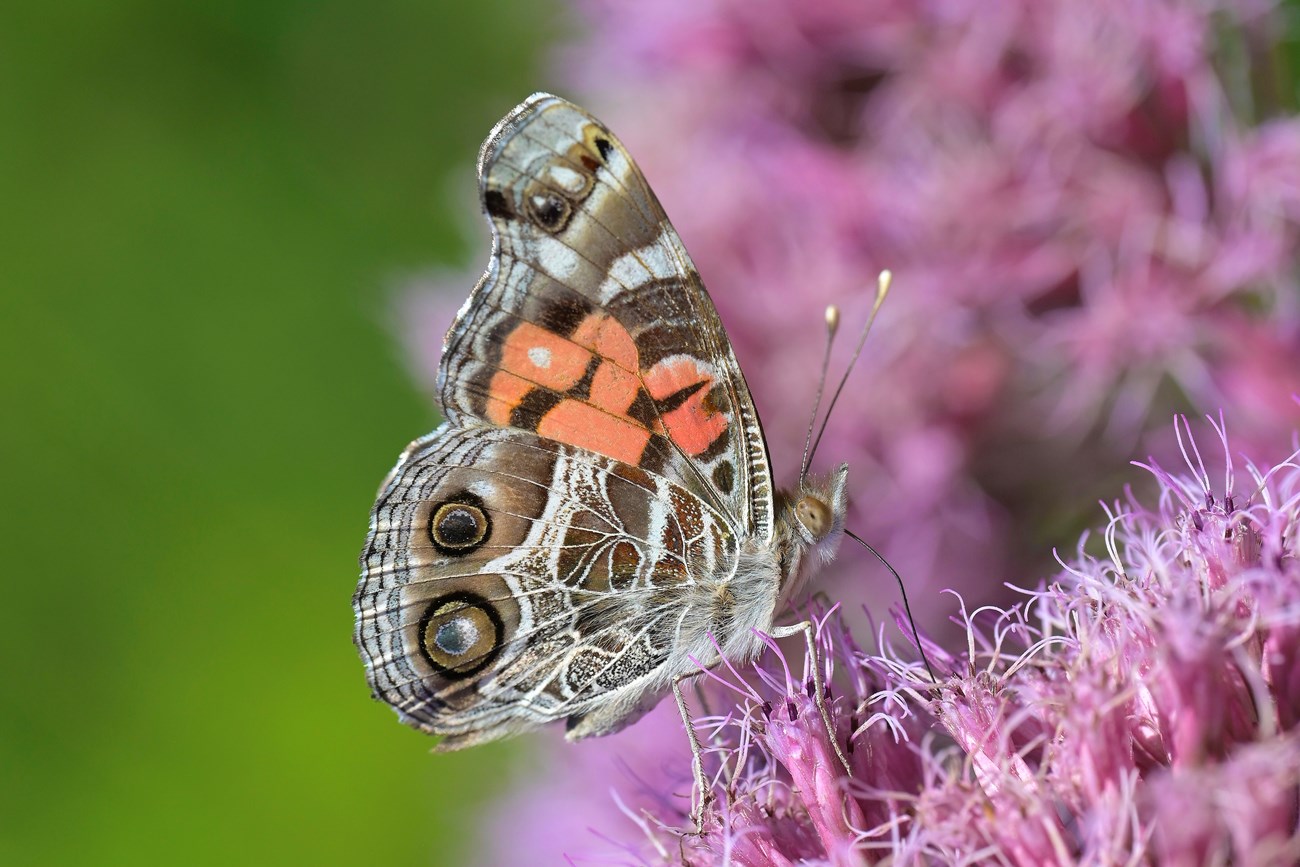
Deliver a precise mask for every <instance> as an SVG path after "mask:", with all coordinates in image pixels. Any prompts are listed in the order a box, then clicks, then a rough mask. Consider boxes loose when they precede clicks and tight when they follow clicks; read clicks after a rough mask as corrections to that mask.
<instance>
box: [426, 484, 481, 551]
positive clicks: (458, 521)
mask: <svg viewBox="0 0 1300 867" xmlns="http://www.w3.org/2000/svg"><path fill="white" fill-rule="evenodd" d="M490 529H491V523H490V522H489V521H488V517H487V513H486V512H484V511H483V501H482V500H480V499H479V498H478V497H475V496H474V495H473V494H470V493H468V492H465V493H461V494H459V495H457V496H456V497H455V498H454V499H452V500H449V501H448V502H445V503H443V504H442V505H441V506H439V507H438V508H437V509H435V510H434V512H433V516H432V517H431V518H429V539H430V541H432V542H433V546H434V547H435V548H437V549H438V550H439V551H440V552H442V553H443V554H450V555H452V556H464V555H465V554H469V553H471V552H473V551H475V550H477V549H478V547H479V546H480V545H482V544H483V542H484V541H486V540H487V537H488V532H489V531H490Z"/></svg>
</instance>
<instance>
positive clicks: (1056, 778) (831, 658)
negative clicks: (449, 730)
mask: <svg viewBox="0 0 1300 867" xmlns="http://www.w3.org/2000/svg"><path fill="white" fill-rule="evenodd" d="M1182 443H1183V445H1184V446H1185V447H1186V454H1187V462H1186V465H1187V470H1185V471H1183V472H1181V473H1171V472H1169V471H1166V470H1165V469H1163V468H1162V467H1161V466H1159V465H1158V464H1155V463H1152V464H1150V465H1147V466H1148V469H1149V470H1150V472H1151V474H1152V476H1153V477H1154V479H1155V481H1156V483H1157V492H1156V495H1155V498H1154V499H1155V505H1153V506H1150V507H1148V506H1145V505H1143V504H1141V503H1139V502H1138V501H1137V500H1135V499H1134V498H1133V496H1132V495H1131V494H1130V495H1128V496H1126V497H1125V498H1124V499H1123V500H1121V501H1119V502H1116V503H1114V504H1113V505H1111V506H1110V507H1109V508H1108V510H1107V511H1108V513H1109V520H1108V521H1107V523H1106V524H1105V526H1104V527H1103V528H1102V532H1101V534H1100V538H1098V539H1095V540H1094V539H1093V538H1091V537H1090V536H1089V535H1088V534H1084V535H1083V537H1081V538H1080V540H1079V543H1078V548H1077V551H1076V553H1075V554H1074V556H1073V557H1071V558H1070V559H1069V560H1062V561H1061V565H1060V569H1059V571H1058V572H1057V573H1056V574H1055V575H1054V576H1052V578H1051V579H1050V580H1048V581H1047V582H1045V583H1043V584H1040V585H1038V586H1037V587H1034V588H1021V589H1019V590H1018V592H1019V594H1020V595H1021V598H1022V600H1023V601H1021V602H1020V603H1018V604H1015V605H1012V606H1010V607H1008V608H1005V609H1000V608H994V607H985V608H981V609H978V610H974V611H968V609H967V608H966V607H965V605H964V603H960V601H959V602H958V607H959V610H960V612H961V617H960V620H961V623H962V626H963V629H964V633H965V645H966V647H965V649H964V650H963V651H961V652H955V653H953V652H945V651H944V650H942V649H940V648H939V647H938V646H937V645H935V644H933V643H929V642H927V650H928V652H929V654H930V655H931V657H932V658H933V659H934V661H935V662H936V663H937V664H938V668H939V669H940V672H941V673H940V680H939V684H938V686H937V687H935V686H931V685H930V682H929V680H928V678H927V677H926V676H925V672H924V670H923V669H922V668H921V667H920V666H919V665H918V664H917V663H916V662H915V661H913V660H912V656H913V655H912V654H907V655H906V658H904V656H902V655H900V654H898V653H896V652H895V651H894V650H893V649H892V648H891V647H890V646H889V644H888V643H884V644H883V649H882V651H881V652H880V653H876V654H871V653H866V652H864V651H863V650H861V649H860V648H859V647H858V646H857V644H855V642H854V640H853V638H852V637H851V635H850V634H849V633H848V632H847V631H846V630H845V628H844V625H843V622H842V620H840V619H839V618H838V617H836V616H834V614H831V615H829V616H828V615H823V616H822V617H821V618H819V624H820V628H819V642H820V657H821V659H822V660H823V661H824V662H825V664H826V666H827V672H828V674H830V675H831V677H830V680H829V682H830V683H831V684H832V689H831V694H830V698H829V710H830V713H831V718H832V720H833V726H834V730H835V736H836V738H837V739H838V740H839V742H840V743H841V745H842V747H843V748H844V749H845V752H846V755H847V756H848V759H849V764H850V766H851V768H852V774H848V773H845V770H844V768H843V767H842V765H841V764H840V761H839V759H838V758H837V757H836V755H835V752H834V751H833V750H832V749H831V747H830V744H829V741H828V739H827V730H826V727H825V725H824V724H823V722H822V719H821V717H820V715H819V713H818V710H817V707H816V705H815V703H814V701H813V699H812V698H811V697H810V696H811V692H810V683H811V680H810V676H809V674H808V672H807V671H806V669H803V668H801V667H800V666H801V665H802V664H796V663H795V662H792V661H789V660H787V659H786V658H785V657H784V656H783V655H782V653H781V651H780V649H779V648H777V646H776V645H775V644H773V645H772V652H771V653H770V654H769V655H768V656H767V657H766V658H765V659H764V660H762V661H761V662H760V664H759V665H758V666H757V667H756V668H755V669H754V670H752V671H749V672H737V671H735V670H729V669H728V668H723V669H722V670H721V671H720V672H711V673H710V674H709V675H708V678H709V679H710V680H711V681H713V686H714V687H715V688H714V689H713V690H712V692H711V703H715V706H719V707H720V710H719V711H717V712H715V713H714V715H712V716H706V717H701V718H700V719H698V720H697V721H696V725H697V728H698V730H699V731H700V733H701V737H702V740H703V742H704V744H705V745H706V752H707V758H706V769H707V771H708V772H709V774H710V775H711V777H712V779H713V781H714V782H713V795H714V798H713V800H712V801H711V803H710V804H709V805H708V806H707V808H706V809H705V812H704V820H703V823H702V831H701V832H699V833H696V832H695V829H694V828H693V827H692V826H691V824H690V822H689V820H688V815H687V811H688V807H689V801H688V798H687V795H686V792H687V791H689V788H690V773H691V772H690V760H689V756H688V755H687V754H686V751H685V750H684V748H683V747H684V744H685V741H686V738H685V735H684V733H683V732H681V731H680V729H678V730H677V731H676V734H677V735H678V740H677V743H675V744H669V743H663V742H659V741H657V740H652V741H644V740H640V739H639V737H638V732H640V734H641V736H644V735H646V734H653V736H654V737H655V738H658V737H659V736H660V729H661V726H650V727H646V728H645V729H643V728H642V727H641V726H637V727H634V728H633V729H632V730H630V731H628V732H626V733H624V734H621V735H617V736H615V737H613V738H610V739H607V740H608V741H610V742H618V743H621V744H622V745H623V746H622V747H621V748H620V747H609V746H606V747H602V749H604V750H606V751H607V752H608V753H610V754H622V752H623V751H624V750H628V749H629V748H630V749H631V750H632V753H633V754H632V757H631V758H630V759H627V760H625V761H624V762H623V763H622V764H623V765H624V769H625V770H624V773H622V774H614V775H609V776H607V783H606V785H607V786H611V787H613V788H614V789H615V790H616V794H615V795H613V796H610V795H607V794H606V793H605V792H603V791H589V792H575V791H565V790H556V789H555V788H554V787H553V786H552V784H551V783H550V782H549V781H548V782H545V783H542V784H540V785H539V786H538V787H536V788H535V789H533V790H532V791H531V793H529V792H523V793H521V794H520V795H519V796H518V800H516V801H515V802H513V803H512V805H511V806H508V807H506V810H507V811H508V812H509V818H505V817H504V816H503V823H508V824H509V825H510V826H511V827H512V828H514V829H516V830H518V829H519V828H520V827H524V828H527V829H528V830H529V831H530V832H534V833H536V834H537V836H533V837H530V838H529V839H530V840H531V842H530V844H529V846H530V850H529V851H538V850H537V849H536V847H538V846H553V847H554V848H553V849H548V851H554V852H560V851H564V852H565V853H566V854H567V856H568V857H569V859H570V861H571V863H602V864H660V863H662V864H678V863H683V861H684V862H685V863H689V864H695V865H705V864H732V865H746V867H749V865H752V867H760V865H769V864H778V865H780V864H810V865H844V864H860V863H867V862H868V861H869V860H878V859H893V860H892V861H891V863H919V864H958V863H975V862H980V863H984V862H987V863H996V864H1009V865H1025V867H1036V865H1042V864H1098V865H1100V864H1114V863H1131V864H1188V865H1200V864H1225V863H1234V864H1256V865H1268V864H1278V865H1281V864H1291V863H1295V862H1296V860H1297V859H1300V830H1297V822H1296V810H1297V804H1300V678H1298V677H1297V674H1296V672H1297V665H1298V664H1300V463H1297V462H1296V457H1297V455H1300V451H1297V452H1293V453H1292V454H1291V455H1290V456H1289V457H1288V458H1287V459H1286V460H1284V461H1282V462H1281V463H1279V464H1277V465H1275V466H1273V467H1272V468H1270V469H1267V470H1261V469H1256V468H1255V467H1254V466H1253V465H1251V464H1249V463H1247V464H1245V466H1244V470H1245V473H1244V477H1242V478H1236V477H1235V474H1236V473H1237V472H1239V470H1238V469H1236V468H1235V467H1234V461H1233V459H1232V457H1231V455H1230V454H1229V452H1228V446H1227V440H1226V437H1222V446H1223V459H1222V460H1221V461H1220V459H1218V458H1215V459H1212V460H1207V459H1203V458H1202V456H1201V454H1200V452H1199V451H1198V449H1197V447H1196V445H1195V443H1194V442H1192V441H1191V440H1190V437H1184V438H1183V439H1182ZM1219 464H1221V465H1219ZM1207 465H1208V466H1214V467H1215V470H1214V476H1211V474H1210V473H1209V472H1208V471H1207V469H1206V467H1207ZM1220 473H1222V475H1221V476H1220V475H1219V474H1220ZM663 728H668V726H666V725H664V726H663ZM656 749H660V750H662V752H661V753H660V754H659V761H658V762H656V761H655V760H654V759H652V758H650V757H649V755H648V752H652V751H654V750H656ZM559 757H560V754H559V753H556V754H555V757H554V758H555V759H556V760H559ZM631 764H635V765H637V766H638V767H639V768H640V771H639V772H638V773H637V774H636V775H635V777H633V775H631V774H629V773H627V769H628V767H629V766H630V765H631ZM647 769H654V771H653V777H647V776H646V771H647ZM654 780H657V781H658V783H659V786H660V788H659V789H658V796H657V797H650V796H647V790H646V786H647V785H649V786H653V785H654V782H653V781H654ZM602 802H603V804H604V806H595V807H594V809H591V810H588V807H589V806H591V805H597V804H601V803H602ZM539 805H545V806H541V812H542V814H545V815H554V816H556V817H557V819H556V823H555V824H550V823H547V824H545V825H543V826H541V827H537V826H535V825H534V826H530V825H528V824H524V825H522V826H521V825H520V824H519V822H520V821H521V819H524V817H528V816H530V815H531V816H536V815H538V814H539ZM615 806H617V807H618V808H620V809H621V811H622V812H623V815H622V816H615V815H613V808H614V807H615ZM524 821H525V822H526V819H524ZM583 821H586V822H588V823H590V824H591V826H592V832H590V833H588V834H587V835H586V839H585V841H584V840H583V839H581V838H575V837H568V836H565V835H564V833H563V831H562V829H564V828H566V827H570V826H572V825H574V824H577V823H580V822H583ZM519 851H520V850H519V849H518V848H517V847H516V848H514V849H513V856H512V855H511V854H509V852H508V851H507V852H502V853H500V854H502V855H503V860H498V861H496V862H493V863H517V862H518V857H519V856H518V853H519Z"/></svg>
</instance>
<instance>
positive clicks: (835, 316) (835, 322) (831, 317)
mask: <svg viewBox="0 0 1300 867" xmlns="http://www.w3.org/2000/svg"><path fill="white" fill-rule="evenodd" d="M839 327H840V308H839V307H837V306H835V305H834V304H830V305H827V307H826V330H827V331H828V332H830V334H831V336H832V337H833V336H835V332H836V331H838V330H839Z"/></svg>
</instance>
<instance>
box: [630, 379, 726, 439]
mask: <svg viewBox="0 0 1300 867" xmlns="http://www.w3.org/2000/svg"><path fill="white" fill-rule="evenodd" d="M645 384H646V390H647V391H649V393H650V397H652V398H654V399H655V400H657V401H660V400H666V399H667V398H670V397H672V396H673V395H677V394H682V393H686V394H687V397H686V399H685V400H684V401H682V403H681V404H679V405H678V406H676V407H674V408H673V409H670V410H668V411H667V412H665V413H663V415H662V419H663V422H662V424H663V432H666V433H667V434H668V438H669V439H671V440H672V441H673V442H675V443H677V445H678V447H679V448H681V450H682V451H684V452H686V454H688V455H690V456H691V457H695V456H697V455H701V454H704V452H705V451H706V450H707V449H708V447H709V446H711V445H713V443H714V442H715V441H716V440H717V438H718V437H720V436H722V434H723V432H724V431H725V430H726V429H727V417H726V416H725V415H723V414H722V413H721V412H718V410H717V408H716V407H714V406H713V402H712V400H711V399H710V393H711V391H712V389H713V374H711V373H709V372H708V371H705V370H701V369H700V365H699V362H698V361H696V360H695V359H694V358H691V357H689V356H685V355H677V356H673V357H671V358H665V359H664V360H663V361H661V362H659V363H658V364H656V365H655V366H654V367H652V368H650V371H649V372H648V373H647V374H646V376H645ZM656 432H658V431H656Z"/></svg>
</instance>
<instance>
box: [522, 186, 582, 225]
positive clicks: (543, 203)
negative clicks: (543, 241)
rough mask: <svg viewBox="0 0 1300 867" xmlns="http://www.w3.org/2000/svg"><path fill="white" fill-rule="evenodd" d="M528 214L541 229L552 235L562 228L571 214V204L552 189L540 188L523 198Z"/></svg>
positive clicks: (567, 222)
mask: <svg viewBox="0 0 1300 867" xmlns="http://www.w3.org/2000/svg"><path fill="white" fill-rule="evenodd" d="M524 202H525V207H526V208H527V209H528V216H529V218H530V219H531V220H532V221H533V223H534V224H535V225H536V226H537V227H538V228H539V229H541V230H542V231H544V232H548V233H550V234H552V235H554V234H557V233H559V232H561V231H563V230H564V227H565V226H567V225H568V224H569V218H570V217H571V216H573V206H572V205H570V204H569V201H568V199H566V198H564V196H561V195H560V194H559V193H557V192H555V191H554V190H549V189H546V188H540V189H537V190H536V191H533V192H530V193H529V194H528V195H527V196H526V197H525V199H524Z"/></svg>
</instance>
